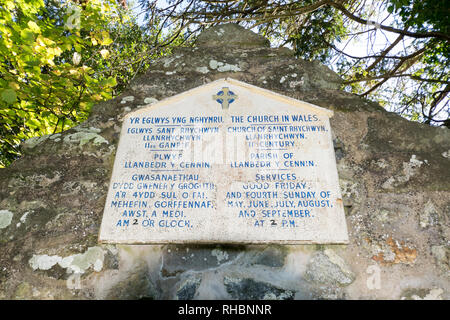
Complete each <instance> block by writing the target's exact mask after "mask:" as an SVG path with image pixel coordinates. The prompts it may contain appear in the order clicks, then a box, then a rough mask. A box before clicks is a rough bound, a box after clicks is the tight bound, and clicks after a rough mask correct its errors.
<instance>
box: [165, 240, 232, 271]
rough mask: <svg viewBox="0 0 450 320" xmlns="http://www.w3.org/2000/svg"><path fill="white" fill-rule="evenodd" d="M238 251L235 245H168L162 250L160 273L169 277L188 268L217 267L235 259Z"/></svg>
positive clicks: (195, 269)
mask: <svg viewBox="0 0 450 320" xmlns="http://www.w3.org/2000/svg"><path fill="white" fill-rule="evenodd" d="M239 252H240V248H239V247H236V246H227V247H220V246H210V245H168V246H166V247H165V249H164V251H163V264H162V268H161V274H162V275H163V276H164V277H171V276H175V275H177V274H179V273H182V272H184V271H188V270H194V271H199V270H204V269H210V268H217V267H218V266H220V265H221V264H223V263H227V262H229V261H232V260H233V259H235V258H236V256H237V255H238V254H239Z"/></svg>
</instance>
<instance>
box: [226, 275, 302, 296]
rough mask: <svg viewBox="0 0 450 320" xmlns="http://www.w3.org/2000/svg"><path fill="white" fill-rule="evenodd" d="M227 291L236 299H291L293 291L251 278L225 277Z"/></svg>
mask: <svg viewBox="0 0 450 320" xmlns="http://www.w3.org/2000/svg"><path fill="white" fill-rule="evenodd" d="M223 281H224V284H225V287H226V288H227V292H228V293H229V294H230V296H231V297H232V298H233V299H237V300H263V299H264V300H292V299H293V298H294V293H293V292H292V291H290V290H283V289H280V288H276V287H274V286H271V285H270V284H267V283H263V282H258V281H255V280H253V279H239V278H231V277H225V278H224V280H223Z"/></svg>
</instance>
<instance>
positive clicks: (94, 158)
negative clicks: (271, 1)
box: [0, 25, 450, 299]
mask: <svg viewBox="0 0 450 320" xmlns="http://www.w3.org/2000/svg"><path fill="white" fill-rule="evenodd" d="M225 77H232V78H234V79H237V80H241V81H245V82H248V83H250V84H253V85H256V86H259V87H262V88H266V89H269V90H273V91H275V92H278V93H281V94H284V95H287V96H290V97H293V98H296V99H300V100H303V101H306V102H310V103H313V104H316V105H319V106H321V107H325V108H329V109H332V110H334V112H335V115H334V117H333V118H332V119H331V126H332V129H333V137H334V142H335V150H336V161H337V166H338V173H339V178H340V185H341V191H342V194H343V197H344V204H345V209H346V219H347V224H348V229H349V237H350V244H348V245H290V246H288V245H283V246H281V245H259V246H256V245H253V246H247V245H245V246H244V245H242V246H230V245H201V246H200V245H164V246H160V245H151V246H136V245H135V246H132V245H120V246H119V245H117V246H114V245H98V242H97V237H98V232H99V227H100V223H101V218H102V213H103V207H104V204H105V198H106V193H107V189H108V183H109V178H110V175H111V170H112V166H113V162H114V155H115V151H116V147H117V143H118V138H119V132H120V127H121V120H122V118H123V116H124V115H125V114H126V113H128V112H130V111H131V110H134V109H136V108H140V107H142V106H145V105H148V104H152V103H154V102H155V101H159V100H161V99H164V98H166V97H170V96H172V95H175V94H178V93H181V92H183V91H186V90H188V89H191V88H194V87H197V86H200V85H202V84H205V83H208V82H210V81H213V80H216V79H219V78H225ZM340 81H341V80H340V79H339V77H338V76H337V75H336V74H334V73H333V72H332V71H330V70H329V69H328V68H326V67H324V66H322V65H320V64H318V63H314V62H312V63H311V62H306V61H302V60H298V59H295V58H294V57H293V53H292V52H291V51H290V50H288V49H273V48H270V47H269V46H268V41H267V40H265V39H264V38H261V37H260V36H257V35H255V34H253V33H252V32H250V31H246V30H243V29H241V28H240V27H237V26H235V25H224V26H219V27H215V28H212V29H209V30H207V31H205V32H204V33H203V34H202V35H201V37H200V39H199V40H198V46H197V47H195V48H193V49H192V48H182V49H178V50H177V51H176V52H175V53H174V54H173V55H172V56H170V57H166V58H162V59H160V60H158V61H157V62H155V63H154V65H153V66H152V67H151V69H150V70H149V71H148V72H147V73H146V74H145V75H144V76H142V77H140V78H139V79H136V80H135V81H134V82H133V83H132V85H131V86H130V88H129V89H128V90H127V91H126V92H124V93H123V94H122V95H121V96H120V97H117V98H116V99H113V100H110V101H107V102H103V103H101V104H99V105H97V106H95V107H94V109H93V111H92V114H91V116H90V117H89V119H88V120H87V121H86V122H84V123H82V124H81V125H79V126H78V127H75V128H73V129H71V130H68V131H66V132H64V133H61V134H54V135H49V136H44V137H41V138H34V139H30V140H28V141H26V142H25V143H24V144H23V151H24V153H25V155H24V156H23V157H22V158H21V159H19V160H17V161H15V162H14V163H13V164H12V165H11V166H10V167H9V168H6V169H0V299H106V298H107V299H136V298H146V299H449V298H450V294H449V291H450V283H449V279H450V273H449V214H450V130H448V129H445V128H433V127H429V126H426V125H421V124H418V123H412V122H409V121H407V120H404V119H402V118H400V117H399V116H397V115H395V114H392V113H388V112H386V111H384V110H383V109H382V108H381V107H380V106H378V105H377V104H375V103H372V102H368V101H366V100H363V99H361V98H359V97H357V96H355V95H352V94H349V93H345V92H342V91H339V90H338V88H339V85H340Z"/></svg>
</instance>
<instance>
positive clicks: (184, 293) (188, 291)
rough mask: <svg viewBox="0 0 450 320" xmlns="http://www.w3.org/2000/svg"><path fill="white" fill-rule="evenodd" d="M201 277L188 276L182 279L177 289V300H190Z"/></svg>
mask: <svg viewBox="0 0 450 320" xmlns="http://www.w3.org/2000/svg"><path fill="white" fill-rule="evenodd" d="M201 281H202V279H201V278H198V277H189V278H187V279H186V280H185V281H183V282H182V283H181V284H180V286H179V288H178V290H177V299H178V300H192V299H193V298H194V297H195V293H196V292H197V289H198V287H199V286H200V282H201Z"/></svg>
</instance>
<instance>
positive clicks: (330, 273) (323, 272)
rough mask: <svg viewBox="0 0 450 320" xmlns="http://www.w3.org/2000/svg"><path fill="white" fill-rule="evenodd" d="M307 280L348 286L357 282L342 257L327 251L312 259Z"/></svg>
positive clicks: (308, 267) (307, 272)
mask: <svg viewBox="0 0 450 320" xmlns="http://www.w3.org/2000/svg"><path fill="white" fill-rule="evenodd" d="M305 278H306V279H307V280H308V281H311V282H314V283H318V284H327V285H340V286H348V285H349V284H351V283H352V282H353V281H354V280H355V275H354V273H353V272H352V271H351V270H350V269H349V267H348V265H347V264H346V263H345V261H344V260H343V259H342V258H341V257H339V256H338V255H337V254H336V253H335V252H334V251H333V250H330V249H327V250H325V251H324V252H317V253H316V254H315V255H314V256H313V257H312V258H311V261H310V262H309V264H308V266H307V271H306V273H305Z"/></svg>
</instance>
